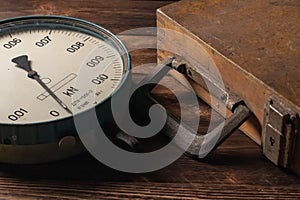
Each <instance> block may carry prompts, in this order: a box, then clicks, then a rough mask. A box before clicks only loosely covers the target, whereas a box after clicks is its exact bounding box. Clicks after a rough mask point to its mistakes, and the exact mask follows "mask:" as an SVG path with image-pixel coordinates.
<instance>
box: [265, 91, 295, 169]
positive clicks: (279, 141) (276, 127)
mask: <svg viewBox="0 0 300 200" xmlns="http://www.w3.org/2000/svg"><path fill="white" fill-rule="evenodd" d="M299 125H300V119H299V114H298V113H294V112H293V111H292V109H290V108H289V107H288V106H286V105H284V104H283V102H281V101H280V100H278V99H277V98H275V97H271V98H270V100H269V103H268V104H267V105H266V108H265V116H264V124H263V130H262V141H263V153H264V155H265V156H266V157H267V158H269V159H270V160H271V161H272V162H273V163H274V164H276V165H278V166H281V167H284V168H287V167H289V165H290V163H291V159H292V157H293V153H294V145H295V141H294V138H296V135H297V133H298V131H299V128H300V126H299Z"/></svg>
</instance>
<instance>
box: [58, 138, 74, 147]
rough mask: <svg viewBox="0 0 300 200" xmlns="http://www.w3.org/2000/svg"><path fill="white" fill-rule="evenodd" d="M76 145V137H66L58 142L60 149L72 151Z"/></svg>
mask: <svg viewBox="0 0 300 200" xmlns="http://www.w3.org/2000/svg"><path fill="white" fill-rule="evenodd" d="M75 144H76V139H75V137H74V136H65V137H63V138H62V139H61V140H60V141H59V142H58V147H59V148H60V149H63V150H64V149H70V148H72V147H74V146H75Z"/></svg>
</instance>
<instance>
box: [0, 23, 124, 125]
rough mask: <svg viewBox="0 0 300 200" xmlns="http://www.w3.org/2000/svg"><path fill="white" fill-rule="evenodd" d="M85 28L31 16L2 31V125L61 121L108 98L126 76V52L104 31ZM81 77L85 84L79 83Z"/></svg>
mask: <svg viewBox="0 0 300 200" xmlns="http://www.w3.org/2000/svg"><path fill="white" fill-rule="evenodd" d="M24 24H25V25H24ZM0 28H1V25H0ZM5 28H7V27H5ZM87 30H88V28H86V27H84V28H82V27H79V26H75V25H74V24H71V25H70V24H67V23H65V22H64V23H61V24H60V22H55V21H54V22H53V21H52V22H51V23H49V24H48V23H47V20H43V21H39V20H38V19H34V20H32V21H29V22H28V21H25V22H22V23H20V24H19V25H16V26H14V27H9V28H7V31H2V32H1V34H0V58H1V59H0V80H1V84H0V93H1V98H0V110H1V115H0V123H2V124H31V123H41V122H49V121H53V120H59V119H63V118H66V117H70V116H71V115H72V113H71V112H73V114H74V112H76V113H78V112H82V111H85V110H87V109H89V108H91V107H93V106H97V104H99V103H101V102H102V101H104V100H105V99H107V98H108V97H110V95H111V94H112V93H113V92H114V91H115V90H116V89H117V88H118V86H119V85H120V83H121V82H122V80H123V79H124V74H125V73H126V65H127V63H126V58H124V55H125V53H124V52H122V51H123V50H122V47H120V45H119V44H116V43H117V42H116V41H114V40H110V39H109V40H107V38H110V35H109V34H106V32H105V31H103V30H101V31H98V33H95V31H94V32H93V31H87ZM20 57H21V58H22V59H23V60H22V61H19V62H23V65H26V64H24V62H25V60H26V59H28V60H27V61H28V65H29V67H30V68H31V69H32V71H33V72H36V75H37V76H36V77H35V78H33V77H29V76H28V75H29V72H28V71H26V70H25V69H24V66H21V65H22V64H19V65H18V62H16V61H15V62H12V60H13V59H19V58H20ZM25 57H26V58H25ZM24 59H25V60H24ZM22 67H23V68H22ZM32 71H31V72H32ZM79 76H81V79H82V80H84V84H82V80H81V83H80V84H78V83H77V81H78V77H79ZM37 79H39V80H40V82H42V83H39V81H38V80H37ZM42 84H44V86H43V85H42ZM47 88H49V89H50V91H47V90H46V89H47ZM50 92H52V93H53V94H51V93H50ZM55 98H57V99H55ZM59 101H61V103H59ZM64 105H65V107H64ZM68 110H69V111H68ZM70 111H71V112H70Z"/></svg>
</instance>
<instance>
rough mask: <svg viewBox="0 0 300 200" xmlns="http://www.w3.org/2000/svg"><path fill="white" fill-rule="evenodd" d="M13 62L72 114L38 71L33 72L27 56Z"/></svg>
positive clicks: (17, 58) (19, 57)
mask: <svg viewBox="0 0 300 200" xmlns="http://www.w3.org/2000/svg"><path fill="white" fill-rule="evenodd" d="M11 61H12V62H13V63H15V64H17V65H18V67H20V68H22V69H24V70H25V71H27V72H28V77H29V78H32V79H35V80H36V81H37V82H38V83H39V84H40V85H41V86H42V87H43V88H44V89H45V90H46V91H47V92H48V93H49V95H50V96H52V97H53V99H55V101H57V103H59V105H60V106H61V107H63V108H64V109H65V110H66V111H67V112H68V113H70V114H72V112H71V110H70V109H69V108H68V107H67V106H66V104H64V102H62V100H60V99H59V98H58V97H57V96H56V95H55V94H54V92H52V90H51V89H50V88H49V87H48V86H47V85H46V84H45V83H44V82H43V81H42V80H41V79H40V76H39V75H38V73H37V72H36V71H34V70H32V68H31V66H30V63H29V61H28V56H27V55H22V56H18V57H16V58H14V59H12V60H11Z"/></svg>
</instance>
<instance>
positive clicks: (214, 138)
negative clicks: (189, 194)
mask: <svg viewBox="0 0 300 200" xmlns="http://www.w3.org/2000/svg"><path fill="white" fill-rule="evenodd" d="M175 63H176V62H175V60H174V58H170V57H168V58H167V59H165V60H164V61H163V62H162V63H160V64H159V65H158V66H157V67H156V68H155V69H154V70H153V71H152V73H150V74H149V75H148V76H147V77H146V78H144V79H143V80H142V81H141V83H142V84H141V85H145V83H152V82H158V81H159V80H160V79H161V78H162V77H164V76H165V75H166V74H167V73H168V72H169V71H170V70H171V69H175V70H177V71H179V72H181V73H185V72H186V70H185V67H184V66H183V65H178V64H175ZM199 76H200V75H199ZM155 86H156V84H148V85H146V86H144V87H142V88H140V90H138V91H139V92H137V93H136V94H135V95H136V96H135V97H134V98H135V99H138V100H137V101H136V104H135V109H136V110H137V111H139V110H143V109H145V108H149V107H151V105H153V104H157V103H158V102H157V101H156V100H154V99H153V98H152V97H151V96H150V95H149V93H150V91H151V90H152V89H153V88H154V87H155ZM221 93H222V94H224V93H223V92H220V93H219V92H218V94H221ZM226 94H227V93H226ZM220 98H222V95H221V96H220ZM236 99H238V101H235V103H230V106H228V107H229V108H230V109H231V110H232V112H233V114H232V115H231V116H230V117H229V118H228V119H227V120H225V122H224V123H221V124H220V125H219V126H217V127H216V128H215V129H214V130H212V131H210V132H209V133H207V134H206V135H198V134H197V133H194V132H192V131H191V129H190V128H189V127H188V126H187V125H185V124H183V123H181V124H180V123H179V122H178V120H177V119H176V118H175V117H173V116H172V115H170V114H168V116H167V120H166V124H165V126H164V133H165V134H166V135H167V136H168V137H170V138H171V139H173V138H174V137H175V135H176V133H177V131H178V129H180V130H181V131H182V132H183V134H182V135H183V136H182V138H180V139H179V140H177V141H175V143H176V144H177V145H178V146H179V147H183V146H185V145H184V144H185V140H186V139H187V138H194V140H193V142H192V144H191V145H190V147H189V148H188V150H187V152H186V153H187V154H188V155H189V156H192V157H197V158H204V157H205V156H206V155H208V154H209V153H210V152H211V151H213V150H214V149H216V148H217V147H218V146H219V145H220V144H221V143H222V142H223V141H225V140H226V139H227V138H228V137H229V136H230V135H231V134H232V133H233V132H234V131H235V130H236V129H238V128H239V127H240V126H241V125H242V124H243V123H244V122H245V121H246V120H247V119H248V117H249V116H250V115H251V111H250V110H249V109H248V108H247V107H246V106H245V105H243V104H242V103H241V101H240V99H239V98H236ZM224 100H225V101H224V102H225V103H226V102H228V95H227V96H226V99H224ZM139 102H143V105H140V106H138V104H139ZM231 102H233V101H231ZM145 104H146V106H145ZM138 107H139V108H138Z"/></svg>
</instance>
